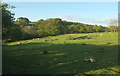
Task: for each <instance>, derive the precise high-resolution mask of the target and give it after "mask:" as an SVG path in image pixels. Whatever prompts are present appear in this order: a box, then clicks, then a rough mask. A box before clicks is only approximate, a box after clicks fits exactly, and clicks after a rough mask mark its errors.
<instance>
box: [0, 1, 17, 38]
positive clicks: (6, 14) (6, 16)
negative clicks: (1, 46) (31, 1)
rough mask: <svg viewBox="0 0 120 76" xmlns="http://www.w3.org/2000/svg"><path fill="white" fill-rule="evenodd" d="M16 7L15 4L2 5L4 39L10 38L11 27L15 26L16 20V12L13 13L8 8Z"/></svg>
mask: <svg viewBox="0 0 120 76" xmlns="http://www.w3.org/2000/svg"><path fill="white" fill-rule="evenodd" d="M12 8H15V7H14V6H9V5H8V4H6V3H3V4H2V7H0V9H2V35H3V36H2V37H3V39H8V35H9V34H8V33H9V32H10V27H11V26H14V24H13V22H14V17H13V16H14V14H13V13H11V11H9V10H8V9H12Z"/></svg>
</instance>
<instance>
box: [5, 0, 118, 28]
mask: <svg viewBox="0 0 120 76" xmlns="http://www.w3.org/2000/svg"><path fill="white" fill-rule="evenodd" d="M7 3H8V4H9V5H14V6H15V7H16V8H15V9H12V10H11V11H12V12H14V13H15V18H18V17H27V18H29V20H30V21H37V20H39V19H48V18H61V19H63V20H67V21H75V22H82V23H86V24H98V25H103V26H107V25H108V23H109V21H110V20H111V19H117V18H118V2H7Z"/></svg>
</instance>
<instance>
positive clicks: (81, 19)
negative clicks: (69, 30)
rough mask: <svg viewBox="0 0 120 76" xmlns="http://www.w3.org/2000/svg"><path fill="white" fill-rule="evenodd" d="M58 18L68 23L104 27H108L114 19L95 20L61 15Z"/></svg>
mask: <svg viewBox="0 0 120 76" xmlns="http://www.w3.org/2000/svg"><path fill="white" fill-rule="evenodd" d="M58 17H59V18H61V19H63V20H67V21H75V22H82V23H87V24H99V25H103V26H107V25H108V24H109V22H110V21H111V20H113V18H111V17H105V18H96V19H93V18H87V17H80V16H75V15H59V16H58ZM116 19H117V18H116Z"/></svg>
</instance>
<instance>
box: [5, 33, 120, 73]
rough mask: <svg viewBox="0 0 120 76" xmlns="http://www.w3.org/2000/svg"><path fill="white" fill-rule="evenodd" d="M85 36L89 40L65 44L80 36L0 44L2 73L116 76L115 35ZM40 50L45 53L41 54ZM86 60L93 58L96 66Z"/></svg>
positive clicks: (50, 37)
mask: <svg viewBox="0 0 120 76" xmlns="http://www.w3.org/2000/svg"><path fill="white" fill-rule="evenodd" d="M100 34H102V35H100ZM86 35H87V36H89V37H92V39H77V40H67V39H68V38H69V37H70V36H71V37H79V36H84V34H82V33H81V34H66V35H58V36H49V37H44V38H40V39H39V40H38V39H37V38H36V39H34V40H33V39H30V40H22V41H17V42H12V43H7V44H4V45H3V73H4V74H8V73H9V74H19V73H21V74H84V73H85V74H103V73H107V74H116V73H118V74H119V73H120V72H119V71H118V70H117V69H118V68H119V67H116V66H117V65H118V64H117V63H118V46H117V45H118V33H117V32H116V33H114V32H113V33H108V32H105V33H92V34H90V33H88V34H86ZM18 42H20V43H21V44H18ZM83 44H84V45H83ZM44 50H46V51H47V53H44ZM90 57H93V58H95V59H96V62H95V63H91V62H85V61H83V59H85V58H90ZM108 68H110V69H112V70H114V71H112V70H108Z"/></svg>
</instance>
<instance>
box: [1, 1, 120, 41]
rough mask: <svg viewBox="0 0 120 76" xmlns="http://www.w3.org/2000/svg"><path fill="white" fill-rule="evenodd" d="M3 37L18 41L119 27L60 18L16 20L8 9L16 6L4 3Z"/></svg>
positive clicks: (109, 29)
mask: <svg viewBox="0 0 120 76" xmlns="http://www.w3.org/2000/svg"><path fill="white" fill-rule="evenodd" d="M1 8H2V36H3V37H2V38H3V40H4V41H6V42H7V41H17V40H23V39H30V38H35V37H47V36H56V35H60V34H70V33H93V32H116V31H118V27H117V26H114V25H110V26H109V27H103V26H102V25H99V26H98V25H89V24H83V23H80V22H68V21H65V20H62V19H60V18H49V19H46V20H43V19H40V20H38V21H37V22H31V21H29V19H28V18H25V17H19V18H17V20H16V21H15V18H14V14H13V13H11V11H9V10H8V9H13V8H15V7H14V6H9V5H8V4H6V3H4V4H2V7H1Z"/></svg>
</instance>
